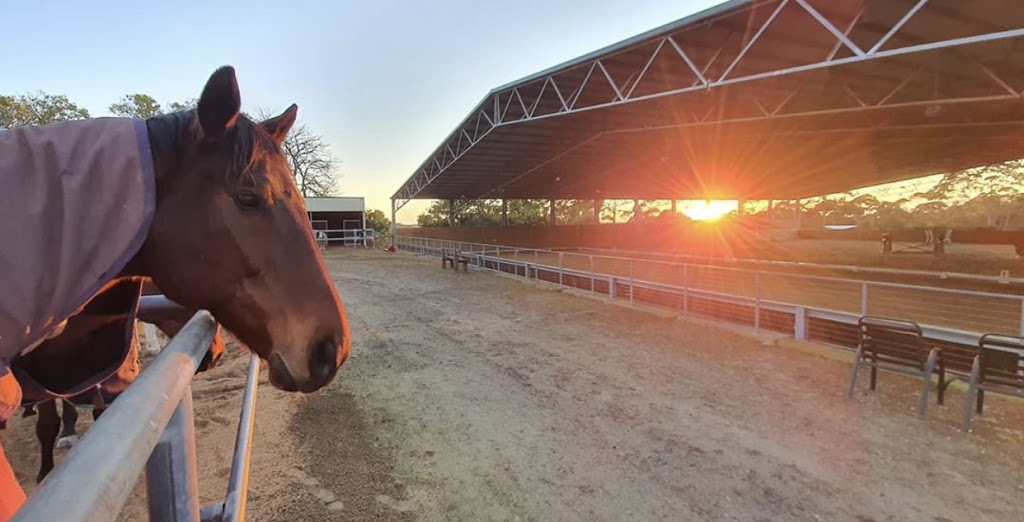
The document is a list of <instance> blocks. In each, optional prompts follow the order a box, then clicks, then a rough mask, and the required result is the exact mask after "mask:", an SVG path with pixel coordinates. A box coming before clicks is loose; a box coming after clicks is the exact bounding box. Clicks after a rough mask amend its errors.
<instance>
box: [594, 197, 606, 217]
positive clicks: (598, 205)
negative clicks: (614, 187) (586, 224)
mask: <svg viewBox="0 0 1024 522" xmlns="http://www.w3.org/2000/svg"><path fill="white" fill-rule="evenodd" d="M603 205H604V200H603V199H595V200H594V223H600V222H601V207H602V206H603Z"/></svg>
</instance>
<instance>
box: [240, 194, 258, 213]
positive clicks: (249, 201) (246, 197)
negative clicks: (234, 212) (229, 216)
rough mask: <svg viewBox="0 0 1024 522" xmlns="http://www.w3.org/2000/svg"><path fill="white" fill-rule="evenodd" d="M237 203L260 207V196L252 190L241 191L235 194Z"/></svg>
mask: <svg viewBox="0 0 1024 522" xmlns="http://www.w3.org/2000/svg"><path fill="white" fill-rule="evenodd" d="M235 204H236V205H238V206H240V207H242V208H247V209H254V208H260V198H259V197H257V196H256V194H254V193H252V192H239V193H238V194H235Z"/></svg>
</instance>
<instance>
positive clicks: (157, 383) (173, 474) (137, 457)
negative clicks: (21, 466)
mask: <svg viewBox="0 0 1024 522" xmlns="http://www.w3.org/2000/svg"><path fill="white" fill-rule="evenodd" d="M176 306H177V305H176V304H174V303H172V302H171V301H168V300H167V299H166V298H164V297H163V296H145V297H143V298H142V302H141V304H140V307H141V308H142V309H146V310H156V309H165V308H167V307H176ZM216 327H217V323H216V322H215V321H214V319H213V316H211V315H210V314H209V313H208V312H206V311H200V312H198V313H196V314H195V315H194V316H193V317H192V319H191V320H190V321H189V322H188V323H187V324H186V325H185V327H184V328H183V329H182V330H181V331H180V332H178V335H176V336H174V338H173V339H171V341H170V343H168V345H167V346H166V347H165V348H164V349H163V350H162V351H161V352H160V353H159V354H158V355H157V356H156V358H154V359H153V361H152V362H151V363H150V364H149V365H148V366H147V367H146V368H145V369H144V370H143V372H142V373H141V374H140V375H139V378H138V379H137V380H136V381H135V382H134V383H132V385H131V386H129V387H128V389H127V390H125V391H124V393H122V394H121V395H120V396H119V397H118V398H117V400H115V401H114V403H113V404H112V405H111V407H110V408H108V409H107V410H106V411H105V412H104V413H103V416H102V417H100V418H99V420H97V421H96V423H95V424H93V425H92V427H91V428H89V431H88V432H86V434H85V436H84V437H83V438H82V439H81V441H79V443H78V444H77V445H76V446H75V447H74V448H73V449H72V450H71V452H70V453H69V454H68V456H67V457H66V458H65V459H64V461H63V462H61V463H60V465H58V466H57V467H56V468H55V469H54V470H53V472H51V473H50V475H49V476H47V478H46V480H44V481H43V483H42V485H41V487H40V488H39V490H38V491H36V493H35V494H34V495H32V496H31V497H30V498H29V499H28V501H27V502H26V503H25V505H24V506H22V508H21V509H20V510H19V511H18V512H17V513H16V514H15V516H14V518H13V520H15V521H19V522H22V521H24V522H29V521H31V522H52V521H56V520H75V521H96V522H101V521H102V522H109V521H111V520H116V519H117V516H118V513H120V511H121V509H122V507H123V506H124V504H125V502H126V501H127V500H128V496H129V495H130V494H131V492H132V489H133V488H134V487H135V484H136V483H137V482H138V479H139V475H140V474H141V473H142V471H143V470H145V479H146V495H147V501H148V507H149V520H151V521H154V522H183V521H185V522H198V521H204V522H206V521H209V522H214V521H231V522H233V521H241V520H245V508H246V496H247V491H248V480H249V459H250V455H251V451H250V450H251V443H252V433H253V422H254V414H255V406H256V387H257V384H258V382H259V370H260V366H259V359H258V358H257V357H256V355H252V356H251V358H250V360H249V370H248V375H247V376H246V383H245V392H244V394H243V396H242V410H241V414H240V418H239V424H238V433H237V436H236V439H235V448H234V455H233V458H232V462H231V473H230V475H229V478H228V488H227V494H226V498H225V501H224V502H223V503H217V504H215V505H210V506H203V507H200V505H199V490H198V487H199V484H198V478H197V475H196V440H195V425H194V422H193V417H192V390H191V388H190V384H191V381H192V377H193V376H194V375H195V372H196V368H198V366H199V363H200V361H202V359H203V357H204V356H205V355H206V351H207V350H208V349H209V347H210V343H211V342H212V340H213V337H214V335H215V333H216Z"/></svg>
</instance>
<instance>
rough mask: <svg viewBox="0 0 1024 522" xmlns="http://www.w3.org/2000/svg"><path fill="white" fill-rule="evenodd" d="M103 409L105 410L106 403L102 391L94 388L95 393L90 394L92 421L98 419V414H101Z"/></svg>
mask: <svg viewBox="0 0 1024 522" xmlns="http://www.w3.org/2000/svg"><path fill="white" fill-rule="evenodd" d="M104 411H107V403H106V401H104V400H103V392H102V391H100V389H99V388H96V393H95V394H93V396H92V421H93V422H96V421H98V420H100V415H103V412H104Z"/></svg>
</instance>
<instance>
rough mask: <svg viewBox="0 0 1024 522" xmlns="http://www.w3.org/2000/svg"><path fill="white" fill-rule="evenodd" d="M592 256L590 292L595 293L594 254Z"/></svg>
mask: <svg viewBox="0 0 1024 522" xmlns="http://www.w3.org/2000/svg"><path fill="white" fill-rule="evenodd" d="M589 257H590V293H594V277H595V274H594V256H589Z"/></svg>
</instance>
